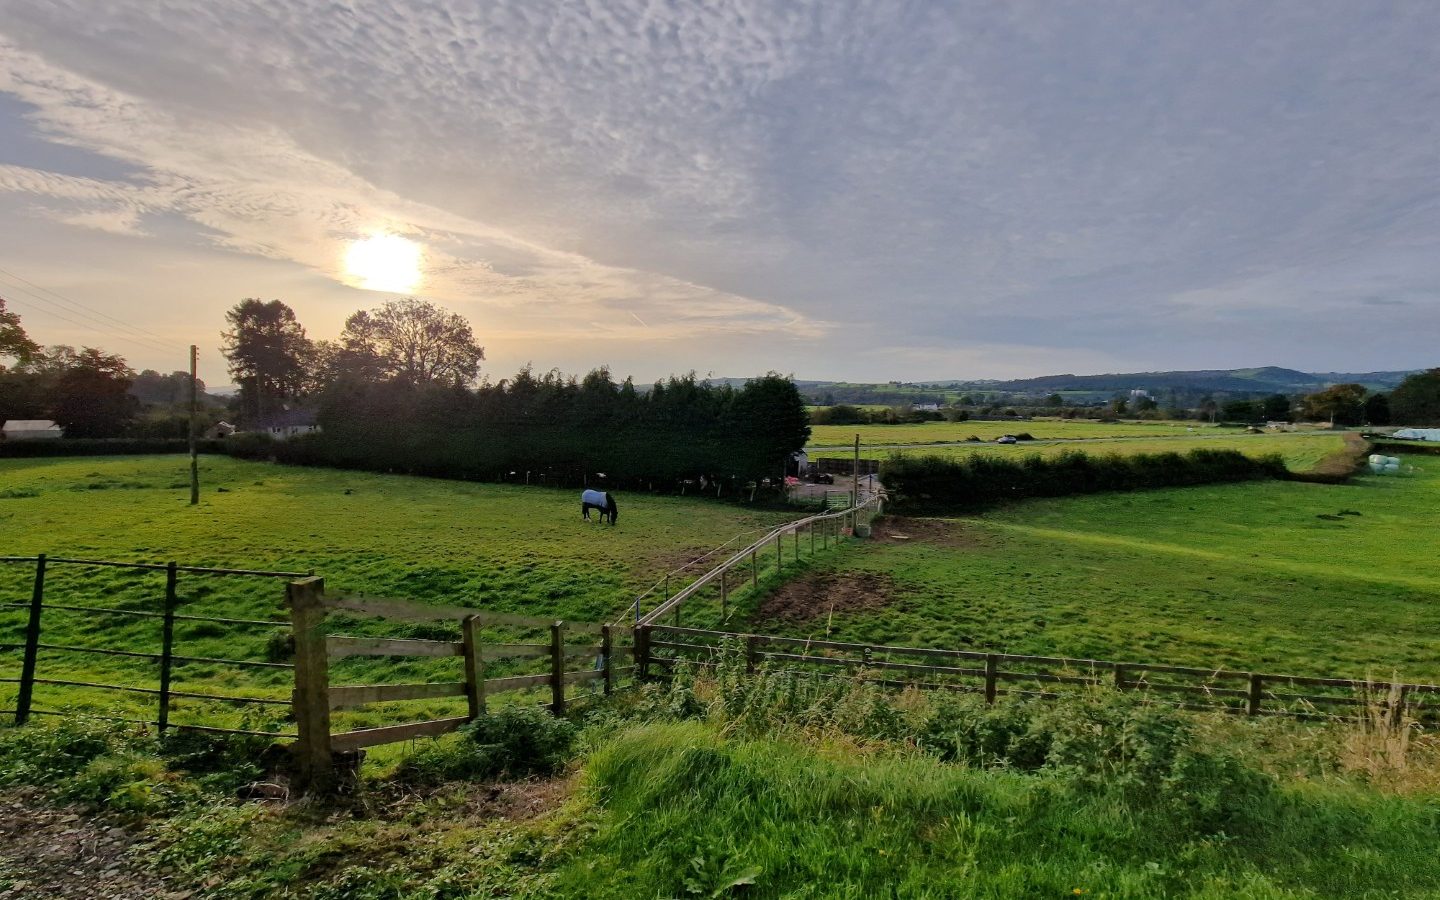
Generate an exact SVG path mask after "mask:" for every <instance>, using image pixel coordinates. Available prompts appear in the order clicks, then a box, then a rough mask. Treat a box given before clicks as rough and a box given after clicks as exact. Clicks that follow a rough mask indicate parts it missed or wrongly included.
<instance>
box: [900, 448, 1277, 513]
mask: <svg viewBox="0 0 1440 900" xmlns="http://www.w3.org/2000/svg"><path fill="white" fill-rule="evenodd" d="M1287 474H1288V473H1287V472H1286V469H1285V464H1284V462H1283V461H1282V460H1281V459H1280V457H1279V456H1278V455H1276V456H1266V457H1262V458H1258V459H1257V458H1252V457H1249V456H1246V455H1244V454H1243V453H1240V452H1239V451H1236V450H1203V449H1201V450H1191V451H1190V452H1189V453H1185V454H1180V453H1137V454H1134V455H1130V456H1121V455H1109V456H1091V455H1089V454H1087V453H1082V452H1080V451H1078V450H1069V451H1066V452H1064V453H1061V454H1060V455H1058V456H1050V457H1045V456H1040V455H1038V454H1036V455H1031V456H1026V457H1022V458H1020V459H1014V458H1008V457H1000V456H992V455H990V454H983V453H976V454H971V455H968V456H963V457H958V458H955V457H943V456H907V455H899V456H896V457H893V458H891V459H890V460H887V461H886V462H884V463H883V464H882V465H881V467H880V478H881V480H882V481H883V482H884V483H885V487H886V489H887V490H888V491H889V492H890V495H891V497H892V499H893V501H894V504H895V508H896V509H897V510H899V511H903V512H909V513H935V514H944V513H949V512H956V511H963V510H970V509H977V508H981V507H985V506H989V505H992V504H995V503H999V502H1002V501H1006V500H1020V499H1024V498H1026V497H1064V496H1067V495H1070V494H1093V493H1097V492H1100V491H1135V490H1145V489H1148V488H1163V487H1181V486H1185V485H1196V484H1215V483H1220V482H1228V481H1249V480H1252V479H1258V478H1284V477H1286V476H1287Z"/></svg>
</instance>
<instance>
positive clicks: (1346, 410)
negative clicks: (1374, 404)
mask: <svg viewBox="0 0 1440 900" xmlns="http://www.w3.org/2000/svg"><path fill="white" fill-rule="evenodd" d="M1367 393H1369V392H1368V391H1367V390H1366V389H1365V385H1363V384H1332V385H1330V386H1329V387H1327V388H1326V389H1325V390H1323V391H1316V392H1315V393H1313V394H1309V395H1307V396H1306V397H1305V399H1304V400H1303V401H1302V403H1301V406H1302V411H1303V415H1304V416H1305V418H1307V419H1310V420H1311V421H1321V420H1325V419H1328V420H1329V421H1330V424H1332V425H1355V424H1357V423H1359V421H1360V417H1361V413H1362V412H1363V411H1364V408H1365V395H1366V394H1367Z"/></svg>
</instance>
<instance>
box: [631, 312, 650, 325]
mask: <svg viewBox="0 0 1440 900" xmlns="http://www.w3.org/2000/svg"><path fill="white" fill-rule="evenodd" d="M630 318H632V319H634V320H635V321H637V322H639V323H640V324H641V325H644V326H645V327H646V328H649V327H650V326H649V324H648V323H646V321H645V320H644V319H642V318H640V317H639V316H637V315H635V314H634V313H633V312H632V313H630Z"/></svg>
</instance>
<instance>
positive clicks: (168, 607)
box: [0, 553, 303, 737]
mask: <svg viewBox="0 0 1440 900" xmlns="http://www.w3.org/2000/svg"><path fill="white" fill-rule="evenodd" d="M0 563H11V564H25V563H29V564H33V565H34V566H35V575H34V578H33V581H32V585H31V595H30V601H29V602H28V603H3V604H0V609H11V610H16V611H19V610H26V611H28V613H29V615H28V617H27V620H26V624H25V632H24V639H23V642H21V643H12V642H4V643H0V651H7V650H20V651H22V653H23V656H22V662H21V669H20V677H19V678H15V679H11V678H6V679H3V681H5V682H7V683H14V684H18V685H19V690H18V693H17V696H16V701H15V709H14V710H6V712H9V713H12V714H13V716H14V722H15V724H16V725H24V724H25V723H26V722H27V721H28V720H29V718H30V717H31V716H32V715H64V713H62V712H58V711H56V710H48V709H41V708H39V707H37V705H36V704H35V687H36V685H42V686H58V687H79V688H85V689H89V690H96V691H103V692H115V693H125V694H141V695H145V696H153V697H155V698H156V713H155V718H154V719H144V720H141V719H125V720H124V721H128V722H132V723H135V724H149V725H154V726H156V727H157V729H158V730H159V731H161V732H165V731H167V730H169V729H172V728H174V729H179V730H200V731H210V732H224V733H236V734H261V733H264V734H269V733H270V732H255V731H251V730H248V729H237V728H222V727H219V726H215V725H193V724H182V723H175V722H171V721H170V712H171V710H170V707H171V704H172V701H173V700H175V699H186V700H203V701H210V702H223V703H233V704H236V705H242V706H243V705H262V706H264V705H271V706H289V705H290V701H289V700H280V699H276V698H272V697H250V696H241V695H224V694H213V693H207V692H200V691H184V690H177V689H176V688H175V667H176V666H184V665H188V664H196V663H198V664H210V665H224V666H236V667H240V668H261V669H290V668H292V667H291V666H290V665H289V664H287V663H277V662H262V661H259V660H242V659H226V658H219V657H203V656H188V655H183V654H178V653H176V652H175V645H176V638H175V623H176V622H206V623H214V624H223V625H234V626H240V627H262V626H263V627H267V628H285V627H287V623H285V622H281V621H274V622H266V621H261V620H258V619H231V618H224V617H219V616H204V615H199V616H196V615H183V614H181V613H180V612H179V610H180V609H182V608H183V601H182V599H181V597H180V595H179V589H178V586H179V575H180V574H181V573H187V574H202V575H221V576H242V577H261V578H295V577H303V576H298V573H294V572H273V571H264V570H257V569H226V568H214V567H209V566H182V565H179V564H178V563H175V562H170V563H164V564H157V563H131V562H117V561H114V560H93V559H74V558H69V557H54V556H48V555H47V554H44V553H41V554H39V555H37V556H28V557H27V556H5V557H0ZM56 565H66V566H70V565H73V566H80V567H109V568H122V569H134V570H139V571H150V572H163V573H165V587H164V598H163V603H162V606H161V610H160V611H158V612H157V611H153V610H134V609H118V608H113V607H104V606H90V605H82V604H74V603H46V602H45V599H46V587H47V583H48V582H47V579H48V577H49V574H50V570H51V568H52V567H53V566H56ZM46 610H54V611H60V612H79V613H86V614H89V615H91V616H100V617H125V618H141V619H158V620H160V625H161V634H160V646H159V647H158V648H157V651H156V652H140V651H136V650H121V649H116V648H113V647H98V646H81V645H74V644H57V643H50V642H47V641H43V640H41V637H42V635H43V625H44V613H45V611H46ZM42 651H44V652H46V653H64V654H79V655H85V656H108V657H119V658H124V659H139V660H144V661H145V662H147V663H150V664H155V665H157V666H158V673H157V676H158V677H157V681H158V684H157V686H156V687H142V686H137V685H133V684H110V683H108V682H101V681H79V680H74V679H66V678H48V677H43V676H42V674H41V668H42V667H41V664H40V655H41V652H42ZM111 718H114V717H111ZM275 736H276V737H295V735H294V734H284V733H275Z"/></svg>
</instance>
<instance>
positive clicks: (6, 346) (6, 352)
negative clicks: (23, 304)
mask: <svg viewBox="0 0 1440 900" xmlns="http://www.w3.org/2000/svg"><path fill="white" fill-rule="evenodd" d="M39 351H40V347H39V345H38V344H36V343H35V342H34V341H32V340H30V336H29V335H28V334H26V333H25V329H24V328H22V327H21V326H20V316H19V315H17V314H16V313H13V312H10V311H8V310H7V309H5V298H4V297H0V360H3V359H6V358H8V359H12V360H14V361H15V362H16V364H18V365H21V366H23V365H25V364H26V363H27V362H29V361H30V358H31V357H32V356H34V355H35V354H36V353H38V352H39ZM3 371H5V366H4V365H3V364H0V372H3Z"/></svg>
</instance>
